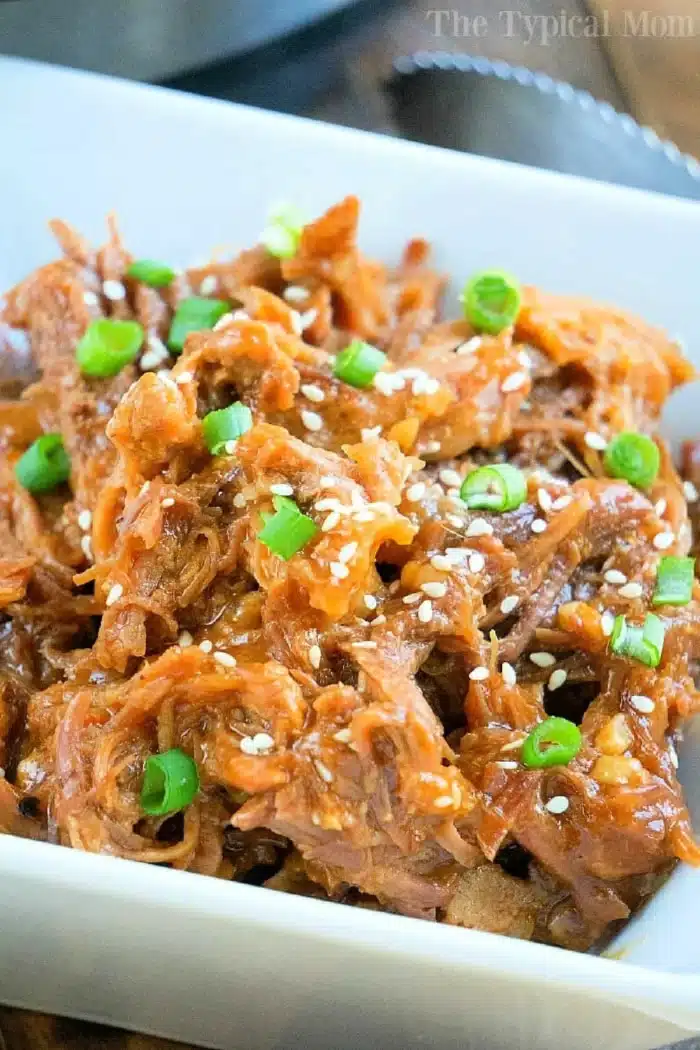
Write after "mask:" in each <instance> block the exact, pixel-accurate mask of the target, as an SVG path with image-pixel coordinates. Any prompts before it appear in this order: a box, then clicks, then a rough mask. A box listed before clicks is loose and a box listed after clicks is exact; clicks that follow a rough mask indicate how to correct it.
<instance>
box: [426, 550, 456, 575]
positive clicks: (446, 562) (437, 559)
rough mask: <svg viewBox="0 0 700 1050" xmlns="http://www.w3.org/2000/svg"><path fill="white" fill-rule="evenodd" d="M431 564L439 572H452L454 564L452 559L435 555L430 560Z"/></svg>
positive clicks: (442, 555)
mask: <svg viewBox="0 0 700 1050" xmlns="http://www.w3.org/2000/svg"><path fill="white" fill-rule="evenodd" d="M430 564H431V565H432V567H433V568H434V569H437V571H438V572H452V569H453V568H454V563H453V562H452V560H451V559H450V558H446V557H445V555H444V554H433V556H432V558H431V559H430Z"/></svg>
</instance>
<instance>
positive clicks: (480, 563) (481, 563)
mask: <svg viewBox="0 0 700 1050" xmlns="http://www.w3.org/2000/svg"><path fill="white" fill-rule="evenodd" d="M485 566H486V559H485V558H484V556H483V554H479V552H478V551H476V552H475V553H474V554H470V555H469V571H470V572H473V573H474V574H476V573H478V572H481V571H482V569H483V568H485Z"/></svg>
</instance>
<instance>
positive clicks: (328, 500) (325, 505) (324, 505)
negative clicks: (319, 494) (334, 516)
mask: <svg viewBox="0 0 700 1050" xmlns="http://www.w3.org/2000/svg"><path fill="white" fill-rule="evenodd" d="M347 509H348V508H347V507H344V506H343V504H342V503H341V502H340V500H338V499H336V498H335V496H326V497H324V499H319V500H317V501H316V503H314V510H317V511H318V512H319V514H322V513H323V511H324V510H335V511H337V512H338V514H342V513H343V511H347Z"/></svg>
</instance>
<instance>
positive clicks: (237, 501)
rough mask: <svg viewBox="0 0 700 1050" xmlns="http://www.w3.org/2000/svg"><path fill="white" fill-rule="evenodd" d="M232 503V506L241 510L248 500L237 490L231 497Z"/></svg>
mask: <svg viewBox="0 0 700 1050" xmlns="http://www.w3.org/2000/svg"><path fill="white" fill-rule="evenodd" d="M233 505H234V507H238V509H239V510H242V509H243V507H246V506H247V505H248V501H247V499H246V498H245V496H244V495H243V493H242V492H237V493H236V495H235V496H234V497H233Z"/></svg>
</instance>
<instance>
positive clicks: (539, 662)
mask: <svg viewBox="0 0 700 1050" xmlns="http://www.w3.org/2000/svg"><path fill="white" fill-rule="evenodd" d="M530 660H531V661H532V663H533V664H535V666H536V667H552V666H553V665H554V664H555V663H556V662H557V658H556V656H552V654H551V653H530Z"/></svg>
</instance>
